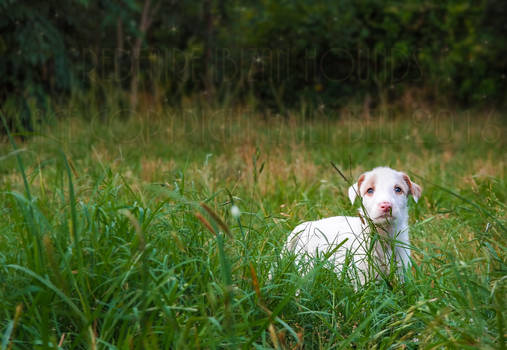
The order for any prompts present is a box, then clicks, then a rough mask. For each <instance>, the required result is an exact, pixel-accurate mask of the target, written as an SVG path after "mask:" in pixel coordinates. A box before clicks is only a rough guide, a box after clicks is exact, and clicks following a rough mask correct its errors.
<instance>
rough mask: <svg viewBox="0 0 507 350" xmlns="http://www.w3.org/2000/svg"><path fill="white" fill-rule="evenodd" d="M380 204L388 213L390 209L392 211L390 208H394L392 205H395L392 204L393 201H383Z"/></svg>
mask: <svg viewBox="0 0 507 350" xmlns="http://www.w3.org/2000/svg"><path fill="white" fill-rule="evenodd" d="M379 206H380V209H381V210H382V211H383V212H385V213H387V212H388V211H390V210H391V209H392V207H393V206H392V204H391V203H389V202H381V203H380V204H379Z"/></svg>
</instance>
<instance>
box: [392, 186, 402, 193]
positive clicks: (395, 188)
mask: <svg viewBox="0 0 507 350" xmlns="http://www.w3.org/2000/svg"><path fill="white" fill-rule="evenodd" d="M394 192H397V193H401V192H402V190H401V187H400V186H396V187H394Z"/></svg>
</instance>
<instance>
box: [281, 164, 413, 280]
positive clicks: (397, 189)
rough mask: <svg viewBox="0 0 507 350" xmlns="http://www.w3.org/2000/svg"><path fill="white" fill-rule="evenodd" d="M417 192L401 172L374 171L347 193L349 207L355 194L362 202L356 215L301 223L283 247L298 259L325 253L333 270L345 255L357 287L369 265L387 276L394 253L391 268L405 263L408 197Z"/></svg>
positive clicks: (407, 256) (363, 177) (407, 257)
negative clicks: (375, 234)
mask: <svg viewBox="0 0 507 350" xmlns="http://www.w3.org/2000/svg"><path fill="white" fill-rule="evenodd" d="M420 193H421V189H420V187H419V186H418V185H417V184H415V183H413V182H411V181H410V179H409V177H408V176H407V175H406V174H404V173H401V172H398V171H395V170H393V169H390V168H387V167H381V168H375V169H373V170H372V171H370V172H367V173H365V174H363V175H361V176H360V177H359V179H358V182H357V183H356V184H354V185H353V186H351V188H350V189H349V198H350V200H351V201H352V203H353V202H354V200H355V198H356V196H357V195H359V196H360V197H361V198H362V203H363V207H364V210H363V209H361V210H360V216H361V217H350V216H335V217H330V218H326V219H321V220H317V221H309V222H305V223H302V224H300V225H298V226H296V228H295V229H294V230H293V231H292V232H291V234H290V235H289V237H288V240H287V243H286V247H287V249H289V250H291V251H294V252H295V253H296V254H298V260H299V258H300V257H301V256H303V255H306V256H310V257H315V256H317V255H318V254H324V256H325V257H328V259H329V260H330V261H331V262H332V263H333V264H334V266H335V268H336V270H337V271H339V270H340V269H341V266H342V265H343V264H344V263H345V260H346V256H347V254H349V255H350V257H351V261H352V262H354V265H355V267H356V269H357V271H358V274H359V279H360V283H361V284H363V283H364V281H365V280H366V279H368V278H370V277H373V276H370V274H369V272H371V271H374V269H369V267H370V265H369V263H370V262H372V261H373V262H374V263H375V264H376V267H378V268H380V270H381V271H382V272H384V273H387V272H388V268H389V265H390V263H391V258H392V257H393V254H394V260H395V261H394V262H395V264H396V266H397V267H398V269H399V270H403V269H405V268H407V267H408V266H409V264H410V248H409V244H410V242H409V236H408V208H407V196H408V195H409V194H411V195H412V196H413V197H414V199H415V200H416V201H417V199H418V198H419V196H420ZM366 218H368V219H366ZM368 222H370V223H368ZM370 225H374V226H375V229H376V231H377V232H378V233H379V239H377V240H375V241H372V240H371V238H372V235H371V227H370ZM372 242H373V244H371V243H372ZM369 257H371V259H369ZM377 275H378V273H375V276H377Z"/></svg>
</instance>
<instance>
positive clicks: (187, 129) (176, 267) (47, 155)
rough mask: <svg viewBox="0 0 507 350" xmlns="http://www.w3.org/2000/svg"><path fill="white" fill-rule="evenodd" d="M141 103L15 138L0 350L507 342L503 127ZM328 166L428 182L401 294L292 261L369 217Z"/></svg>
mask: <svg viewBox="0 0 507 350" xmlns="http://www.w3.org/2000/svg"><path fill="white" fill-rule="evenodd" d="M145 107H146V108H141V110H142V111H143V112H140V113H138V114H136V115H132V116H125V115H123V114H122V113H121V111H119V110H103V109H101V108H99V107H96V105H95V104H93V103H90V104H89V105H78V104H76V105H68V106H62V107H61V109H60V110H56V111H55V112H54V116H53V118H52V119H51V118H49V119H48V120H49V121H48V122H47V124H44V125H40V126H39V127H38V128H37V131H36V132H35V133H34V134H33V135H31V136H30V137H28V138H26V139H21V138H19V137H17V136H16V135H13V137H12V139H10V140H9V138H8V137H7V136H4V137H3V138H2V142H1V144H0V150H1V153H0V173H1V176H0V198H1V199H0V211H1V215H2V225H0V281H1V283H0V332H1V333H0V334H1V335H2V338H1V339H2V340H1V349H2V350H4V349H57V348H58V349H223V348H228V349H239V348H243V349H273V348H274V349H303V348H304V349H503V348H505V333H506V328H505V322H506V316H507V315H506V305H505V303H506V302H505V300H506V298H505V296H506V285H505V283H506V271H507V266H506V260H505V259H506V254H505V253H506V252H505V249H506V245H505V242H506V240H505V237H506V231H505V227H506V225H507V223H506V206H505V203H506V195H507V193H506V187H505V155H506V153H505V147H506V142H505V140H506V138H505V135H506V123H505V118H504V117H505V115H501V114H498V113H489V112H484V111H458V110H444V109H442V110H434V109H425V108H421V109H417V110H403V109H396V108H393V109H390V108H384V109H382V110H379V111H376V112H372V113H371V114H368V115H364V114H362V113H361V112H360V110H359V109H355V108H353V107H350V108H344V109H342V110H340V111H327V110H326V109H325V108H323V109H322V110H318V111H312V113H309V111H308V110H305V109H301V110H298V111H294V112H290V113H288V114H287V115H283V116H282V115H276V114H269V113H260V112H257V111H255V110H253V109H248V108H241V107H230V108H229V107H228V108H205V107H195V106H193V105H192V104H190V103H188V104H187V105H184V106H183V107H182V108H178V109H174V108H169V107H167V106H158V105H155V106H152V107H150V108H148V107H147V106H145ZM331 162H332V163H333V164H335V165H336V166H337V167H338V168H339V169H341V171H342V172H343V173H344V175H345V176H346V177H347V178H348V179H349V180H355V179H356V178H357V177H358V176H359V175H360V174H361V173H362V172H363V171H366V170H370V169H371V168H373V167H375V166H379V165H387V166H391V167H393V168H395V169H398V170H403V171H405V172H407V173H408V174H409V175H410V176H411V178H412V179H413V180H414V181H415V182H417V183H418V184H420V185H421V186H422V188H423V193H422V198H421V199H420V200H419V202H418V203H415V202H414V201H413V200H410V208H409V212H410V223H411V233H410V234H411V240H412V244H413V267H412V269H411V271H408V272H407V274H406V276H405V282H404V283H401V282H400V280H399V278H398V277H396V276H388V277H387V278H384V279H380V280H377V281H370V282H369V283H367V284H366V285H365V286H363V287H361V288H359V289H358V290H355V289H354V287H353V282H352V281H351V280H350V278H349V276H347V274H345V273H343V274H336V273H334V272H333V270H332V269H330V268H329V266H328V265H326V263H325V261H317V262H315V264H314V267H313V268H311V269H310V271H309V272H308V273H306V274H301V273H299V272H298V267H297V266H295V264H294V256H293V255H292V254H290V253H286V252H283V250H282V247H283V243H284V240H285V238H286V237H287V235H288V233H289V232H290V231H291V229H292V228H293V227H294V226H296V225H297V224H298V223H300V222H302V221H304V220H314V219H318V218H321V217H326V216H333V215H344V214H346V215H355V213H356V211H357V207H358V205H357V203H356V205H355V206H352V205H351V204H350V202H349V200H348V198H347V195H346V191H347V187H348V185H349V184H348V183H347V182H346V181H345V180H344V179H343V178H342V177H341V176H340V175H339V174H338V173H337V172H336V170H335V169H334V168H333V166H332V165H331ZM233 205H235V206H237V207H238V208H239V210H240V215H239V216H237V215H235V216H233V215H232V214H231V207H232V206H233ZM270 272H271V273H272V278H269V275H270Z"/></svg>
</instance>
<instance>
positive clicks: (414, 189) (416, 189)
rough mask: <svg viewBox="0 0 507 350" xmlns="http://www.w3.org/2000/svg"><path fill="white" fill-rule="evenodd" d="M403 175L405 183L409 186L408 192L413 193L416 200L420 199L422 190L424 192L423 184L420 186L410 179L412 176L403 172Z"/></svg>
mask: <svg viewBox="0 0 507 350" xmlns="http://www.w3.org/2000/svg"><path fill="white" fill-rule="evenodd" d="M402 176H403V180H404V181H405V183H406V184H407V186H408V189H409V192H408V193H409V194H411V195H412V196H413V197H414V199H415V200H417V199H419V197H421V192H422V189H421V186H419V185H418V184H416V183H415V182H412V181H411V180H410V177H409V176H408V175H407V174H403V175H402Z"/></svg>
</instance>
